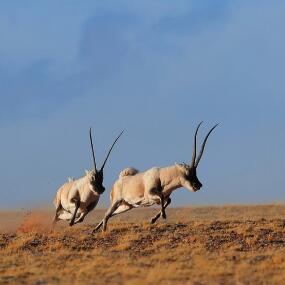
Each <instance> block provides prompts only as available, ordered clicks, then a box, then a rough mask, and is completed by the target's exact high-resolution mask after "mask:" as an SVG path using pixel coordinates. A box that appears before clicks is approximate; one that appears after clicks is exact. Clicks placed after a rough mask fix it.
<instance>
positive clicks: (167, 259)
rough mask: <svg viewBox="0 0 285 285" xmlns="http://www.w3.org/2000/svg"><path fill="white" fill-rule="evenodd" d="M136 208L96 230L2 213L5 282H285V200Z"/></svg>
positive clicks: (46, 214) (43, 214)
mask: <svg viewBox="0 0 285 285" xmlns="http://www.w3.org/2000/svg"><path fill="white" fill-rule="evenodd" d="M156 211H157V209H143V210H139V209H137V210H133V211H131V212H129V213H126V214H123V215H120V216H118V217H115V218H113V219H111V220H110V223H109V230H108V232H106V233H101V232H99V233H97V234H94V235H92V234H91V233H90V232H91V229H92V226H91V225H92V224H94V223H95V222H98V221H99V219H100V218H101V217H102V216H103V212H104V211H103V210H96V211H94V212H93V213H92V214H91V215H90V216H89V217H88V219H87V220H86V222H85V223H84V224H82V225H80V226H78V225H77V226H74V227H72V228H70V227H68V226H66V223H64V222H62V223H59V225H58V226H57V228H56V229H55V231H53V232H51V231H50V229H49V224H50V221H51V219H52V214H53V213H52V212H51V211H43V210H41V211H34V212H32V213H30V214H27V215H25V214H24V213H22V212H21V211H19V212H17V211H13V212H0V222H1V224H0V284H1V285H2V284H35V285H41V284H98V285H103V284H129V285H131V284H136V285H140V284H156V285H159V284H164V285H168V284H195V285H202V284H225V285H231V284H236V285H242V284H254V285H258V284H270V285H273V284H280V285H284V284H285V224H284V222H283V219H285V206H284V205H267V206H223V207H189V208H175V209H167V215H168V218H167V221H166V222H165V221H162V220H159V221H158V223H157V224H156V225H151V226H150V225H149V224H148V220H149V218H150V217H151V216H152V215H153V214H154V213H156Z"/></svg>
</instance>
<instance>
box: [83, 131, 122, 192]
mask: <svg viewBox="0 0 285 285" xmlns="http://www.w3.org/2000/svg"><path fill="white" fill-rule="evenodd" d="M123 132H124V131H122V132H121V133H120V134H119V135H118V137H117V138H116V139H115V141H114V142H113V144H112V146H111V147H110V149H109V151H108V153H107V156H106V158H105V160H104V162H103V165H102V166H101V168H100V169H99V170H98V169H97V167H96V159H95V151H94V147H93V140H92V131H91V128H90V130H89V137H90V144H91V150H92V157H93V164H94V169H93V170H91V171H87V172H86V175H87V177H88V178H89V181H90V182H89V183H90V188H91V189H92V190H94V191H96V192H97V193H99V194H102V193H103V192H104V191H105V187H104V185H103V180H104V173H103V171H104V167H105V164H106V162H107V160H108V158H109V155H110V153H111V151H112V149H113V147H114V145H115V143H116V142H117V140H118V139H119V138H120V136H121V135H122V133H123Z"/></svg>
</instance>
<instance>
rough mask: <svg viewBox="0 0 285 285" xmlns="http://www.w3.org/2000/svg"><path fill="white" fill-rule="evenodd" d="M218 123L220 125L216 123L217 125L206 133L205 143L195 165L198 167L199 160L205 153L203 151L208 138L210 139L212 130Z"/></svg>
mask: <svg viewBox="0 0 285 285" xmlns="http://www.w3.org/2000/svg"><path fill="white" fill-rule="evenodd" d="M218 125H219V124H216V125H215V126H214V127H213V128H212V129H211V130H210V131H209V132H208V134H207V135H206V137H205V139H204V142H203V144H202V147H201V150H200V153H199V156H198V158H197V160H196V163H195V167H197V166H198V164H199V162H200V159H201V157H202V155H203V152H204V149H205V145H206V143H207V140H208V137H209V135H210V134H211V132H212V131H213V130H214V129H215V128H216V127H217V126H218Z"/></svg>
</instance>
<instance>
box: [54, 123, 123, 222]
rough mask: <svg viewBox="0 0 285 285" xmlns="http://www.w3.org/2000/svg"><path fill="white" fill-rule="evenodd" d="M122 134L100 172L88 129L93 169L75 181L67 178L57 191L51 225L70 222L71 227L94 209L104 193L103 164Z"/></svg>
mask: <svg viewBox="0 0 285 285" xmlns="http://www.w3.org/2000/svg"><path fill="white" fill-rule="evenodd" d="M122 133H123V132H121V133H120V134H119V136H118V137H117V138H116V139H115V141H114V142H113V144H112V146H111V148H110V150H109V152H108V153H107V156H106V158H105V160H104V163H103V165H102V167H101V168H100V170H97V167H96V160H95V153H94V147H93V141H92V133H91V128H90V130H89V137H90V144H91V149H92V156H93V163H94V169H93V170H90V171H88V170H85V172H86V175H85V176H83V177H81V178H79V179H77V180H74V179H71V178H69V179H68V182H67V183H65V184H63V185H62V186H61V187H60V188H59V189H58V191H57V194H56V197H55V199H54V205H55V208H56V213H55V217H54V220H53V225H55V223H56V222H57V221H58V220H67V221H70V222H69V225H70V226H73V225H74V224H76V223H80V222H82V221H83V220H84V218H85V216H86V215H87V214H88V213H89V212H90V211H92V210H93V209H94V208H95V207H96V205H97V203H98V201H99V197H100V195H101V194H103V192H104V191H105V187H104V186H103V170H104V167H105V164H106V162H107V160H108V158H109V155H110V153H111V151H112V149H113V147H114V145H115V143H116V142H117V140H118V139H119V137H120V136H121V135H122Z"/></svg>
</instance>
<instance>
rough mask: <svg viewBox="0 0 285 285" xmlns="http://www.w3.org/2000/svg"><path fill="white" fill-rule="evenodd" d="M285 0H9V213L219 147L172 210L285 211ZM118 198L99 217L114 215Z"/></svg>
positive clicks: (2, 72) (4, 145)
mask: <svg viewBox="0 0 285 285" xmlns="http://www.w3.org/2000/svg"><path fill="white" fill-rule="evenodd" d="M284 12H285V3H284V1H262V0H261V1H260V0H259V1H226V0H217V1H210V0H205V1H200V0H192V1H188V0H187V1H162V0H161V1H131V0H129V1H67V0H66V1H19V0H18V1H16V0H15V1H1V3H0V35H1V44H0V102H1V104H0V131H1V140H0V158H1V160H0V181H1V188H0V192H1V197H2V199H1V201H0V207H1V208H9V207H13V208H15V207H31V206H35V205H49V204H50V203H51V201H52V198H53V196H54V194H55V192H56V189H57V188H58V186H60V185H61V184H62V183H63V182H65V181H66V178H67V177H68V176H73V177H80V176H81V175H82V174H83V172H84V169H88V168H91V166H92V160H91V154H90V147H89V141H88V128H89V127H90V126H92V127H93V132H94V141H95V147H96V153H97V163H99V164H100V162H101V161H102V160H103V159H104V156H105V153H106V150H107V148H108V147H109V145H110V143H111V142H112V140H113V139H114V137H115V136H116V135H117V134H118V133H119V132H120V130H121V129H125V133H124V136H123V137H122V138H121V140H120V141H119V143H118V144H117V145H116V147H115V149H114V152H113V153H112V155H111V157H110V160H109V162H108V164H107V166H106V170H105V186H106V187H107V188H108V189H110V187H111V185H112V183H113V182H114V180H115V179H116V177H117V176H118V173H119V172H120V170H121V169H123V168H125V167H127V166H135V167H137V168H138V169H140V170H145V169H147V168H149V167H152V166H167V165H170V164H172V163H174V162H182V161H184V162H189V161H190V159H191V151H192V139H193V132H194V129H195V127H196V125H197V123H198V122H199V121H201V120H204V122H205V124H204V126H203V128H202V130H201V139H200V141H201V140H202V138H203V135H204V134H205V132H206V131H207V130H208V129H209V128H210V127H211V126H212V125H213V124H215V123H216V122H220V126H219V128H217V129H216V130H215V132H214V133H213V135H211V137H210V139H209V143H208V145H207V148H206V151H205V155H204V157H203V159H202V161H201V163H200V166H199V169H198V175H199V179H200V180H201V182H202V183H203V185H204V187H203V188H202V190H201V191H199V192H197V193H189V192H188V191H186V190H185V189H180V190H177V191H176V192H175V193H174V195H173V198H174V199H173V201H174V205H176V206H178V205H186V204H224V203H270V202H275V201H284V190H283V187H284V186H283V183H284V175H283V169H284V166H285V165H284V164H285V157H284V144H285V134H284V131H283V130H284V123H285V114H284V105H285V96H284V93H285V86H284V66H285V55H284V50H285V38H284V26H285V18H284ZM108 192H109V190H107V191H106V193H105V194H104V195H103V196H102V199H101V203H100V205H101V206H104V205H107V204H108V199H109V198H108V196H109V195H108Z"/></svg>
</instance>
